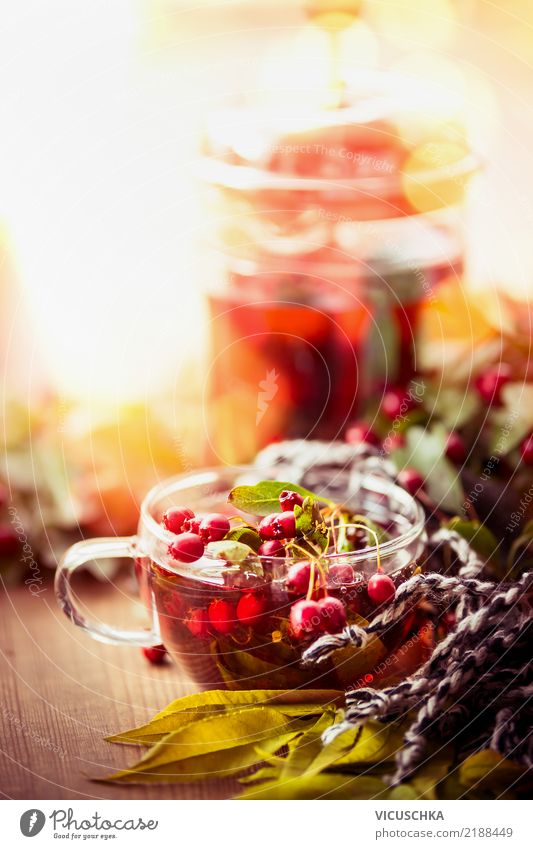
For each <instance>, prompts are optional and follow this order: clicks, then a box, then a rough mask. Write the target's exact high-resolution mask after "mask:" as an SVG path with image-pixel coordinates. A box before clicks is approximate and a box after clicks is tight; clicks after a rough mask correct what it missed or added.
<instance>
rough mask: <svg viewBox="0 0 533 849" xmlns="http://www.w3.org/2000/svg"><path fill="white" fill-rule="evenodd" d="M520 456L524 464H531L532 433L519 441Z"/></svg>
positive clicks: (532, 459) (532, 458)
mask: <svg viewBox="0 0 533 849" xmlns="http://www.w3.org/2000/svg"><path fill="white" fill-rule="evenodd" d="M520 456H521V457H522V460H523V462H524V463H525V464H526V466H533V433H532V434H530V435H529V436H527V437H526V438H525V439H524V441H523V442H522V443H521V445H520Z"/></svg>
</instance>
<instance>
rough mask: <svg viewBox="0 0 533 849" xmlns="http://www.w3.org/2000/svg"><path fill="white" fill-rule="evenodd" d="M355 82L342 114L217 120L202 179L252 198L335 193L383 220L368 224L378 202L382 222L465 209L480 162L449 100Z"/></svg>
mask: <svg viewBox="0 0 533 849" xmlns="http://www.w3.org/2000/svg"><path fill="white" fill-rule="evenodd" d="M355 80H356V84H355V85H354V83H352V87H351V90H350V91H349V92H347V93H346V94H345V97H344V102H343V103H342V104H341V105H340V106H339V107H338V108H330V109H326V108H322V109H320V108H313V107H310V106H309V105H306V104H302V105H301V106H299V107H298V108H294V104H292V105H291V106H290V107H289V106H287V105H281V104H280V105H278V106H275V107H272V106H269V107H242V106H241V107H234V108H229V109H225V110H222V111H220V112H218V113H216V114H214V115H213V116H212V117H211V119H210V121H209V123H208V126H207V128H206V133H205V137H204V144H203V152H204V154H205V155H204V158H203V160H202V165H201V173H202V176H203V177H204V179H206V180H207V181H209V182H210V183H212V184H215V185H218V186H220V187H223V188H226V189H228V190H230V191H236V192H240V193H243V194H246V195H247V196H249V195H250V194H253V193H254V192H255V193H257V192H261V193H263V197H264V193H265V192H270V191H272V192H275V193H277V194H279V193H281V192H289V193H290V192H310V193H316V192H318V193H328V195H330V194H331V192H332V191H335V192H336V195H337V198H338V195H339V193H341V194H344V195H346V200H347V201H348V200H349V201H350V202H351V203H353V200H354V193H358V194H359V195H360V196H361V199H363V198H364V197H366V198H367V199H371V200H372V201H373V204H372V207H373V209H376V210H377V211H378V214H377V215H374V213H373V212H371V213H370V214H369V215H368V216H367V215H363V216H362V217H369V218H373V217H380V214H379V204H378V205H377V206H376V204H375V201H376V199H378V200H383V201H385V202H386V203H387V207H388V209H389V211H388V213H387V215H386V216H384V217H395V215H396V214H398V215H404V214H406V213H407V214H410V213H412V212H426V211H429V210H432V209H437V208H441V207H443V206H448V205H450V204H453V203H457V202H460V201H461V200H462V199H463V196H464V192H465V189H466V185H467V182H468V179H469V177H470V176H471V175H472V174H473V173H474V172H475V171H476V170H477V169H478V168H479V159H478V157H477V156H476V155H475V154H474V153H473V152H472V150H471V149H470V147H469V145H468V143H467V140H466V133H465V129H464V125H463V123H462V121H461V118H460V109H459V106H458V104H457V103H456V102H455V101H454V99H453V98H452V97H451V96H450V95H449V93H447V92H446V91H444V92H443V91H441V89H438V91H436V89H435V87H434V86H423V85H421V84H420V83H416V85H415V84H414V83H413V80H412V78H407V77H405V76H403V75H399V74H390V73H386V72H375V71H373V72H360V73H359V74H358V75H357V77H356V78H355ZM436 104H438V108H437V106H436ZM248 199H249V197H248ZM285 202H286V203H289V199H288V198H286V199H285ZM395 209H397V212H395V211H394V210H395ZM391 210H392V211H391Z"/></svg>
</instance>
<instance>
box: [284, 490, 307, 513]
mask: <svg viewBox="0 0 533 849" xmlns="http://www.w3.org/2000/svg"><path fill="white" fill-rule="evenodd" d="M303 503H304V499H303V495H300V493H299V492H294V491H293V490H292V489H284V490H283V492H280V494H279V506H280V507H281V509H282V510H294V508H295V506H296V505H298V507H301V506H302V504H303Z"/></svg>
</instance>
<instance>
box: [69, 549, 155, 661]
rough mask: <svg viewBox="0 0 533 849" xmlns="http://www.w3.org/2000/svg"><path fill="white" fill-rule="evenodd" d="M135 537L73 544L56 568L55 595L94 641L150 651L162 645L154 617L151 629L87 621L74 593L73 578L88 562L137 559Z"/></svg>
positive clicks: (74, 620)
mask: <svg viewBox="0 0 533 849" xmlns="http://www.w3.org/2000/svg"><path fill="white" fill-rule="evenodd" d="M135 543H136V537H101V538H100V539H89V540H85V541H84V542H77V543H76V544H75V545H72V546H71V547H70V548H69V549H68V550H67V551H66V552H65V554H64V555H63V558H62V560H61V562H60V563H59V565H58V567H57V572H56V577H55V593H56V597H57V600H58V602H59V605H60V607H61V608H62V610H63V611H64V613H65V614H66V615H67V616H68V618H69V619H70V620H71V622H74V624H75V625H77V626H78V627H79V628H82V629H83V630H84V631H87V633H88V634H90V635H91V637H93V638H94V639H95V640H100V642H102V643H113V644H116V645H119V644H121V645H124V644H128V645H130V646H143V647H144V648H149V647H150V646H156V645H159V644H160V643H161V637H160V635H159V633H158V628H157V624H156V619H155V617H154V618H153V622H152V628H151V630H142V631H134V630H123V629H120V628H114V627H113V626H112V625H106V624H105V622H95V621H93V620H90V619H87V618H86V617H85V616H84V615H83V614H82V613H81V612H80V610H79V609H78V608H77V606H76V603H75V601H74V598H73V594H72V587H71V583H70V580H71V577H72V575H73V574H74V572H75V571H76V569H79V568H80V566H83V565H84V564H85V563H87V562H88V561H89V560H97V559H99V558H103V557H107V558H109V557H136V556H138V552H137V551H136V549H135Z"/></svg>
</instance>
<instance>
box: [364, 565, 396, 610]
mask: <svg viewBox="0 0 533 849" xmlns="http://www.w3.org/2000/svg"><path fill="white" fill-rule="evenodd" d="M367 592H368V597H369V599H370V601H373V602H374V604H385V603H386V602H387V601H391V599H393V598H394V596H395V595H396V587H395V586H394V581H393V580H392V578H389V576H388V575H383V574H382V573H381V572H376V574H375V575H372V577H371V578H370V580H369V582H368V586H367Z"/></svg>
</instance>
